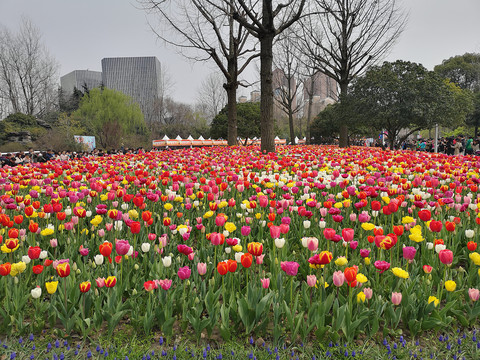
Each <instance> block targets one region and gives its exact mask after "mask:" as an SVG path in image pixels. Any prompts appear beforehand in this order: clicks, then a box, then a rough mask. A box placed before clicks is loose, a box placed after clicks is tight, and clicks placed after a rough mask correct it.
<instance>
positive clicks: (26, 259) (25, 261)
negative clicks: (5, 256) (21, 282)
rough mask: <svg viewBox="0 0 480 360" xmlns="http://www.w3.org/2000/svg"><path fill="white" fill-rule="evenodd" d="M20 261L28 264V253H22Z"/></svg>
mask: <svg viewBox="0 0 480 360" xmlns="http://www.w3.org/2000/svg"><path fill="white" fill-rule="evenodd" d="M22 261H23V262H24V263H25V264H30V261H31V259H30V257H29V256H28V255H23V256H22Z"/></svg>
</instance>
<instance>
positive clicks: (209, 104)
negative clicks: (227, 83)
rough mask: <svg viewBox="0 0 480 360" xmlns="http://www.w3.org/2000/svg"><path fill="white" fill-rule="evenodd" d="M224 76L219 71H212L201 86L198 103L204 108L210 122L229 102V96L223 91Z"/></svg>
mask: <svg viewBox="0 0 480 360" xmlns="http://www.w3.org/2000/svg"><path fill="white" fill-rule="evenodd" d="M222 84H223V77H222V75H221V74H219V73H211V74H210V75H208V76H207V78H206V79H205V80H203V81H202V85H201V86H200V89H199V92H198V96H197V103H198V104H199V105H200V107H201V108H202V109H203V112H204V114H205V116H206V117H207V121H208V123H210V122H211V121H212V120H213V118H214V117H215V116H217V114H218V113H219V112H220V110H222V108H223V107H224V106H225V104H226V103H227V96H226V93H225V91H223V86H222Z"/></svg>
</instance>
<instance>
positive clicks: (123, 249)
mask: <svg viewBox="0 0 480 360" xmlns="http://www.w3.org/2000/svg"><path fill="white" fill-rule="evenodd" d="M115 250H116V251H117V254H118V255H120V256H123V255H127V253H128V250H130V244H129V243H128V241H127V240H117V242H116V243H115Z"/></svg>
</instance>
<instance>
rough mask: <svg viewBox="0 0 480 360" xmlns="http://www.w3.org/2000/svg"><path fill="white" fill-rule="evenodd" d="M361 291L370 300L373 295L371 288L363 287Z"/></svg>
mask: <svg viewBox="0 0 480 360" xmlns="http://www.w3.org/2000/svg"><path fill="white" fill-rule="evenodd" d="M363 293H364V294H365V299H367V300H370V299H371V298H372V296H373V290H372V289H370V288H365V289H363Z"/></svg>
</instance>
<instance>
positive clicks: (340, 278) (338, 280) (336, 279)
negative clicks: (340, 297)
mask: <svg viewBox="0 0 480 360" xmlns="http://www.w3.org/2000/svg"><path fill="white" fill-rule="evenodd" d="M344 282H345V274H344V273H343V271H341V270H339V271H335V272H334V273H333V284H334V285H335V286H337V287H340V286H342V285H343V283H344Z"/></svg>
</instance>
